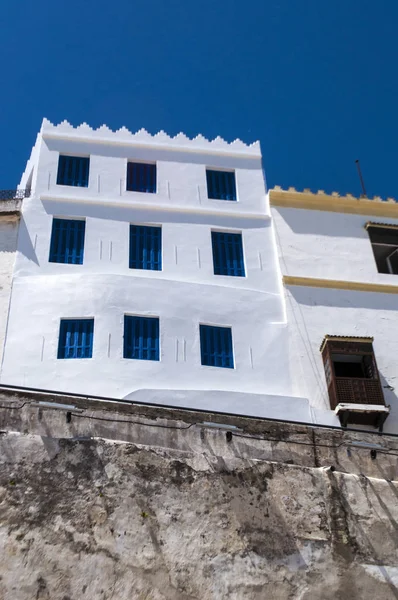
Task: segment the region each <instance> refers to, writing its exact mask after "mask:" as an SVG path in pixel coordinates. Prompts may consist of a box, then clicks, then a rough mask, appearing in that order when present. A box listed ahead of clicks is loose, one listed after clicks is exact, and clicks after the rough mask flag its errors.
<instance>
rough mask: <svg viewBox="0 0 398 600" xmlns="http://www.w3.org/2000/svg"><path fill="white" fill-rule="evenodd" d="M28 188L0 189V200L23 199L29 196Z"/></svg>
mask: <svg viewBox="0 0 398 600" xmlns="http://www.w3.org/2000/svg"><path fill="white" fill-rule="evenodd" d="M29 196H30V188H27V189H25V190H0V201H1V200H23V199H24V198H29Z"/></svg>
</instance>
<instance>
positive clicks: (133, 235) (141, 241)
mask: <svg viewBox="0 0 398 600" xmlns="http://www.w3.org/2000/svg"><path fill="white" fill-rule="evenodd" d="M129 267H130V269H146V270H148V271H161V270H162V228H161V227H147V226H144V225H130V262H129Z"/></svg>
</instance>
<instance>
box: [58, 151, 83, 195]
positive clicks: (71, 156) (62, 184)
mask: <svg viewBox="0 0 398 600" xmlns="http://www.w3.org/2000/svg"><path fill="white" fill-rule="evenodd" d="M61 158H76V159H86V160H87V161H88V165H87V184H86V185H74V184H73V183H64V182H63V183H59V182H58V180H59V177H60V161H61ZM90 173H91V155H90V154H69V153H68V152H59V153H58V166H57V179H56V184H57V185H61V186H64V187H75V188H79V189H82V188H83V189H84V188H89V187H90Z"/></svg>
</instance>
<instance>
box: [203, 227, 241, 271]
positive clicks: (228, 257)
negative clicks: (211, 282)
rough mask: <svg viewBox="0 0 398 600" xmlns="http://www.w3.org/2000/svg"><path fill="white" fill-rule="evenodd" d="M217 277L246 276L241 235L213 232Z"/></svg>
mask: <svg viewBox="0 0 398 600" xmlns="http://www.w3.org/2000/svg"><path fill="white" fill-rule="evenodd" d="M211 243H212V247H213V265H214V274H215V275H231V276H233V277H244V276H245V265H244V263H243V246H242V234H241V233H226V232H221V231H212V232H211Z"/></svg>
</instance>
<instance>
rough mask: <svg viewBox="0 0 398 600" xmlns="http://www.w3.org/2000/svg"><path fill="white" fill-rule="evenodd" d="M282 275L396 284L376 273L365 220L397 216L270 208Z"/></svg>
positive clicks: (396, 279)
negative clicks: (278, 248)
mask: <svg viewBox="0 0 398 600" xmlns="http://www.w3.org/2000/svg"><path fill="white" fill-rule="evenodd" d="M272 218H273V221H274V223H275V228H276V232H277V239H278V243H279V247H280V248H282V251H280V250H279V255H280V265H281V269H282V272H283V274H284V275H294V276H297V277H317V278H320V279H337V280H345V281H358V282H367V283H382V284H397V283H398V275H390V274H386V273H378V271H377V267H376V263H375V259H374V256H373V251H372V246H371V244H370V241H369V235H368V233H367V231H366V229H365V224H366V223H368V222H369V221H372V222H376V223H392V224H395V225H398V219H395V220H394V219H389V218H387V217H374V216H366V215H352V214H345V213H334V212H326V211H317V210H306V209H297V208H281V207H273V208H272Z"/></svg>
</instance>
